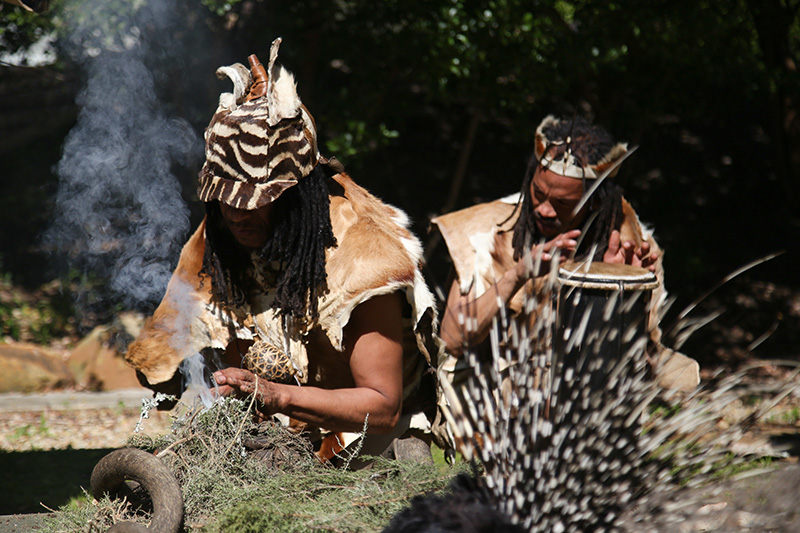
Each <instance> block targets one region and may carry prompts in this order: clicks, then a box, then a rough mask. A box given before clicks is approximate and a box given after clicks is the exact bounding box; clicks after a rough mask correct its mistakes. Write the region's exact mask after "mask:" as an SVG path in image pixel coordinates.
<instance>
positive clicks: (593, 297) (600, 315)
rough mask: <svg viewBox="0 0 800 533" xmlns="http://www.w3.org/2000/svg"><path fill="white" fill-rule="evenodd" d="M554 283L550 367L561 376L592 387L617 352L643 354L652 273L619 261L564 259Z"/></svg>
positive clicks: (655, 284) (617, 356)
mask: <svg viewBox="0 0 800 533" xmlns="http://www.w3.org/2000/svg"><path fill="white" fill-rule="evenodd" d="M558 282H559V287H558V291H557V293H556V296H555V300H556V301H555V302H554V305H555V309H556V320H555V327H554V329H555V331H554V335H553V363H554V365H553V367H554V368H555V369H557V371H558V372H560V374H561V377H562V378H570V376H571V375H572V374H574V375H575V377H578V376H581V377H582V379H584V380H589V381H590V382H591V385H592V386H598V385H599V384H600V383H601V382H602V381H603V380H604V379H605V375H606V374H607V373H608V372H610V370H611V368H613V367H614V365H615V364H616V363H617V362H618V361H619V360H620V359H622V358H623V356H626V355H629V356H634V355H637V354H634V353H633V352H634V351H640V352H641V356H640V357H630V358H629V359H630V360H633V359H637V360H642V359H643V355H644V350H645V347H646V342H647V338H648V331H649V329H648V317H649V315H650V300H651V294H652V292H653V289H655V288H656V287H658V280H657V279H656V276H655V274H653V273H652V272H650V271H649V270H647V269H644V268H638V267H633V266H630V265H622V264H612V263H566V264H565V265H564V266H562V267H561V269H560V270H559V275H558ZM559 366H561V367H563V368H561V369H560V370H558V369H559ZM586 384H587V385H590V383H588V382H587V383H586Z"/></svg>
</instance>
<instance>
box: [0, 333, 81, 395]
mask: <svg viewBox="0 0 800 533" xmlns="http://www.w3.org/2000/svg"><path fill="white" fill-rule="evenodd" d="M74 385H75V378H74V377H73V375H72V372H71V371H70V369H69V366H68V365H67V363H65V362H64V359H63V357H62V355H61V354H60V353H58V352H56V351H55V350H51V349H49V348H45V347H43V346H38V345H36V344H28V343H13V344H5V343H2V344H0V392H42V391H47V390H54V389H61V388H65V387H72V386H74Z"/></svg>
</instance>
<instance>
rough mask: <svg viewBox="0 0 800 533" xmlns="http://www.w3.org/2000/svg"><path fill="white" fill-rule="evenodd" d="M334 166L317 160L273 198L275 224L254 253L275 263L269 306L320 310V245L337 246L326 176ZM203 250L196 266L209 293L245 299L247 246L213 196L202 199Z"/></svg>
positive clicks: (323, 284) (308, 312) (300, 313)
mask: <svg viewBox="0 0 800 533" xmlns="http://www.w3.org/2000/svg"><path fill="white" fill-rule="evenodd" d="M334 173H335V172H334V171H333V170H331V169H330V168H328V166H327V165H317V166H316V167H315V168H314V170H312V171H311V173H310V174H309V175H308V176H306V177H305V178H303V179H301V180H300V181H298V183H297V185H295V186H294V187H291V188H289V189H287V190H286V191H285V192H284V193H283V194H282V195H281V196H280V198H278V200H276V201H275V209H274V211H273V213H272V214H271V217H274V218H273V220H274V226H273V227H274V230H273V231H272V235H271V236H270V237H269V239H268V240H267V242H266V244H265V245H264V247H263V248H262V249H261V250H260V251H259V257H260V258H261V259H262V260H263V261H265V262H266V263H267V264H271V263H273V262H274V263H275V264H278V265H279V267H278V271H277V281H276V294H275V300H274V302H273V304H272V307H273V308H276V309H279V310H281V311H282V312H283V313H284V314H285V315H288V316H290V317H293V318H300V317H308V318H311V319H312V320H313V319H315V318H317V317H318V316H319V312H318V309H317V298H319V297H320V296H322V295H324V294H326V293H327V292H328V285H327V273H326V271H325V250H326V249H327V248H330V247H332V246H336V238H335V237H334V235H333V229H332V228H331V218H330V209H329V208H330V199H329V197H328V180H329V178H330V177H331V176H332V175H333V174H334ZM206 216H207V222H206V243H207V244H206V251H205V255H204V257H203V269H202V270H201V272H202V273H203V274H206V275H208V276H209V277H210V278H211V284H212V290H213V292H214V296H215V297H216V298H217V300H218V301H219V302H221V303H222V304H224V305H233V306H239V305H242V304H243V303H244V302H245V297H246V296H245V295H246V294H247V291H248V289H250V288H252V283H253V282H252V280H250V279H249V278H248V276H247V275H246V274H247V270H248V267H249V266H250V254H249V252H248V251H247V250H246V249H244V248H243V247H242V246H240V245H239V244H238V243H237V242H236V241H235V239H234V238H233V235H231V233H230V231H228V229H227V227H226V226H225V223H224V220H223V219H222V211H221V209H220V207H219V203H218V202H208V203H206Z"/></svg>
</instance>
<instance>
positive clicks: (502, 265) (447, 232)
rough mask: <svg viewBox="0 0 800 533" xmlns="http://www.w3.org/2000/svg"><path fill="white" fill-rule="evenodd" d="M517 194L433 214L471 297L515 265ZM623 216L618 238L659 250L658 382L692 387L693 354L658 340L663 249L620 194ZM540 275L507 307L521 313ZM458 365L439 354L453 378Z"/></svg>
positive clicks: (654, 326) (654, 321)
mask: <svg viewBox="0 0 800 533" xmlns="http://www.w3.org/2000/svg"><path fill="white" fill-rule="evenodd" d="M518 200H519V194H513V195H510V196H508V197H505V198H501V199H499V200H495V201H492V202H487V203H483V204H478V205H475V206H472V207H468V208H466V209H462V210H459V211H454V212H452V213H448V214H446V215H442V216H439V217H437V218H434V219H433V220H432V223H433V224H434V225H435V226H436V227H437V228H438V229H439V232H440V233H441V234H442V237H443V238H444V240H445V243H446V244H447V249H448V252H449V253H450V257H451V258H452V260H453V266H454V267H455V272H456V276H457V279H458V284H459V288H460V290H461V293H462V294H467V293H469V291H470V290H471V289H473V288H474V291H475V297H476V298H477V297H479V296H480V295H481V294H483V293H484V292H486V291H487V290H490V288H491V287H492V286H493V285H494V284H495V283H496V281H497V280H499V279H500V278H501V277H503V275H504V274H505V273H506V272H507V271H508V270H510V269H511V268H512V267H513V266H514V265H515V261H514V249H513V247H512V245H511V240H512V236H513V227H514V224H515V223H516V220H517V217H516V216H514V217H513V218H511V219H510V220H509V217H511V216H512V214H513V212H514V208H515V206H516V205H517V202H518ZM622 216H623V219H622V223H621V225H620V230H619V231H620V238H621V240H622V241H626V240H627V241H632V242H634V243H635V244H636V246H641V244H642V243H643V242H647V243H649V244H650V249H651V250H652V251H654V252H656V253H658V254H659V257H658V261H657V262H656V270H655V275H656V279H657V280H658V282H659V283H658V287H657V288H656V289H654V290H653V292H652V295H651V309H650V317H649V335H650V338H651V340H652V341H653V342H654V343H655V344H656V345H657V346H658V347H659V349H660V351H661V353H662V354H664V357H663V360H662V361H660V364H661V367H660V370H659V382H660V383H661V385H662V386H664V387H666V388H679V389H682V390H691V389H693V388H694V387H696V386H697V384H698V383H699V381H700V376H699V365H697V362H696V361H694V360H693V359H691V358H688V357H686V356H685V355H683V354H680V353H678V352H673V351H672V350H669V349H668V348H666V347H664V346H663V345H661V329H660V328H659V326H658V323H659V320H660V318H661V313H662V311H663V306H664V303H665V301H666V291H665V290H664V269H663V252H662V251H661V249H660V248H659V246H658V244H657V243H656V241H655V239H654V238H653V235H652V233H651V232H650V231H648V230H647V229H646V228H644V226H643V225H642V224H641V223H640V222H639V217H638V216H637V215H636V212H635V211H634V209H633V207H632V206H631V205H630V203H628V202H627V201H626V200H625V199H622ZM501 232H505V233H501ZM498 233H500V234H501V239H502V240H501V242H502V243H503V246H502V248H500V249H497V250H496V249H495V236H496V235H497V234H498ZM543 281H544V280H543V279H542V278H538V279H536V280H529V281H528V282H527V283H526V284H525V285H523V286H522V288H521V289H520V290H519V291H517V293H515V294H514V296H513V297H512V298H511V300H509V302H508V308H509V309H510V310H511V312H512V315H513V316H515V317H518V316H519V315H520V313H521V311H522V309H523V304H524V301H525V295H526V294H531V293H536V294H540V293H541V289H542V286H543V285H544V283H543ZM540 301H541V299H540ZM462 366H464V365H458V361H457V359H456V358H455V357H453V356H449V355H448V356H447V357H446V358H445V359H444V360H443V364H442V366H441V368H442V370H443V371H444V373H445V375H448V377H449V378H451V380H452V377H453V373H458V370H457V369H458V368H460V367H462ZM460 381H461V379H456V382H460Z"/></svg>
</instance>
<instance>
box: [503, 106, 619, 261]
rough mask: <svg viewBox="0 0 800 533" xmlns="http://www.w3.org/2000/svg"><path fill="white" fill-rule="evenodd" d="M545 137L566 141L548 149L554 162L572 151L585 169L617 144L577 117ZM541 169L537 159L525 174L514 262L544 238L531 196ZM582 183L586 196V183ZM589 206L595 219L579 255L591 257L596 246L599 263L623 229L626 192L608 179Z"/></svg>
mask: <svg viewBox="0 0 800 533" xmlns="http://www.w3.org/2000/svg"><path fill="white" fill-rule="evenodd" d="M544 133H545V134H546V135H547V137H548V138H550V139H557V140H559V141H563V142H561V143H559V144H552V145H549V146H547V147H546V148H545V153H550V154H551V155H552V158H553V160H554V161H558V160H559V159H562V158H563V157H564V152H566V151H567V149H569V150H571V152H572V155H573V156H574V157H575V158H576V159H577V160H578V161H579V163H580V164H581V166H584V167H585V166H587V165H592V164H595V163H598V162H599V161H600V160H601V159H602V158H603V156H605V155H606V154H607V153H608V151H609V150H610V149H611V148H612V147H613V146H614V144H615V141H614V138H613V137H612V136H611V134H610V133H609V132H608V131H606V130H605V129H604V128H602V127H601V126H596V125H593V124H591V123H590V122H589V121H587V120H586V119H585V118H583V117H575V118H574V119H573V120H571V121H567V120H561V121H559V122H558V123H556V124H554V125H550V126H547V127H546V128H545V129H544ZM567 139H570V141H569V143H567ZM538 167H539V161H538V160H537V159H536V156H535V155H534V156H533V157H531V160H530V162H529V163H528V168H527V170H526V171H525V179H524V180H523V182H522V189H521V191H520V192H521V194H520V198H521V200H520V203H518V204H517V207H516V208H515V209H514V212H515V213H516V212H517V210H519V218H518V219H517V221H516V223H515V224H514V228H513V230H514V235H513V237H512V241H511V243H512V246H513V247H514V260H519V258H520V257H523V255H524V254H525V252H526V251H527V250H530V247H531V246H532V245H533V243H536V242H539V241H540V240H542V238H543V236H542V235H539V231H538V228H537V227H536V223H535V221H534V215H533V201H532V199H531V193H530V190H531V189H530V187H531V180H533V175H534V174H535V173H536V169H537V168H538ZM582 181H583V191H584V193H585V192H586V188H587V187H586V179H583V180H582ZM588 205H589V211H590V213H593V214H594V215H595V218H594V220H593V221H592V222H591V227H590V228H589V229H588V231H587V230H584V233H585V235H584V238H583V239H582V240H581V243H580V246H579V249H578V250H577V254H578V255H581V254H584V255H585V254H587V253H589V251H590V250H591V249H592V246H593V245H595V244H596V245H597V248H596V251H595V254H594V256H593V259H595V260H598V259H600V258H602V257H603V253H605V251H606V248H608V239H609V237H610V235H611V232H612V231H613V230H615V229H619V227H620V224H621V223H622V189H621V188H620V187H619V186H618V185H617V184H616V183H614V182H613V180H610V179H605V180H603V182H602V183H601V184H600V186H599V187H598V188H597V189H596V190H595V191H594V193H593V194H592V198H591V199H590V200H589V203H588ZM512 216H513V213H512Z"/></svg>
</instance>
